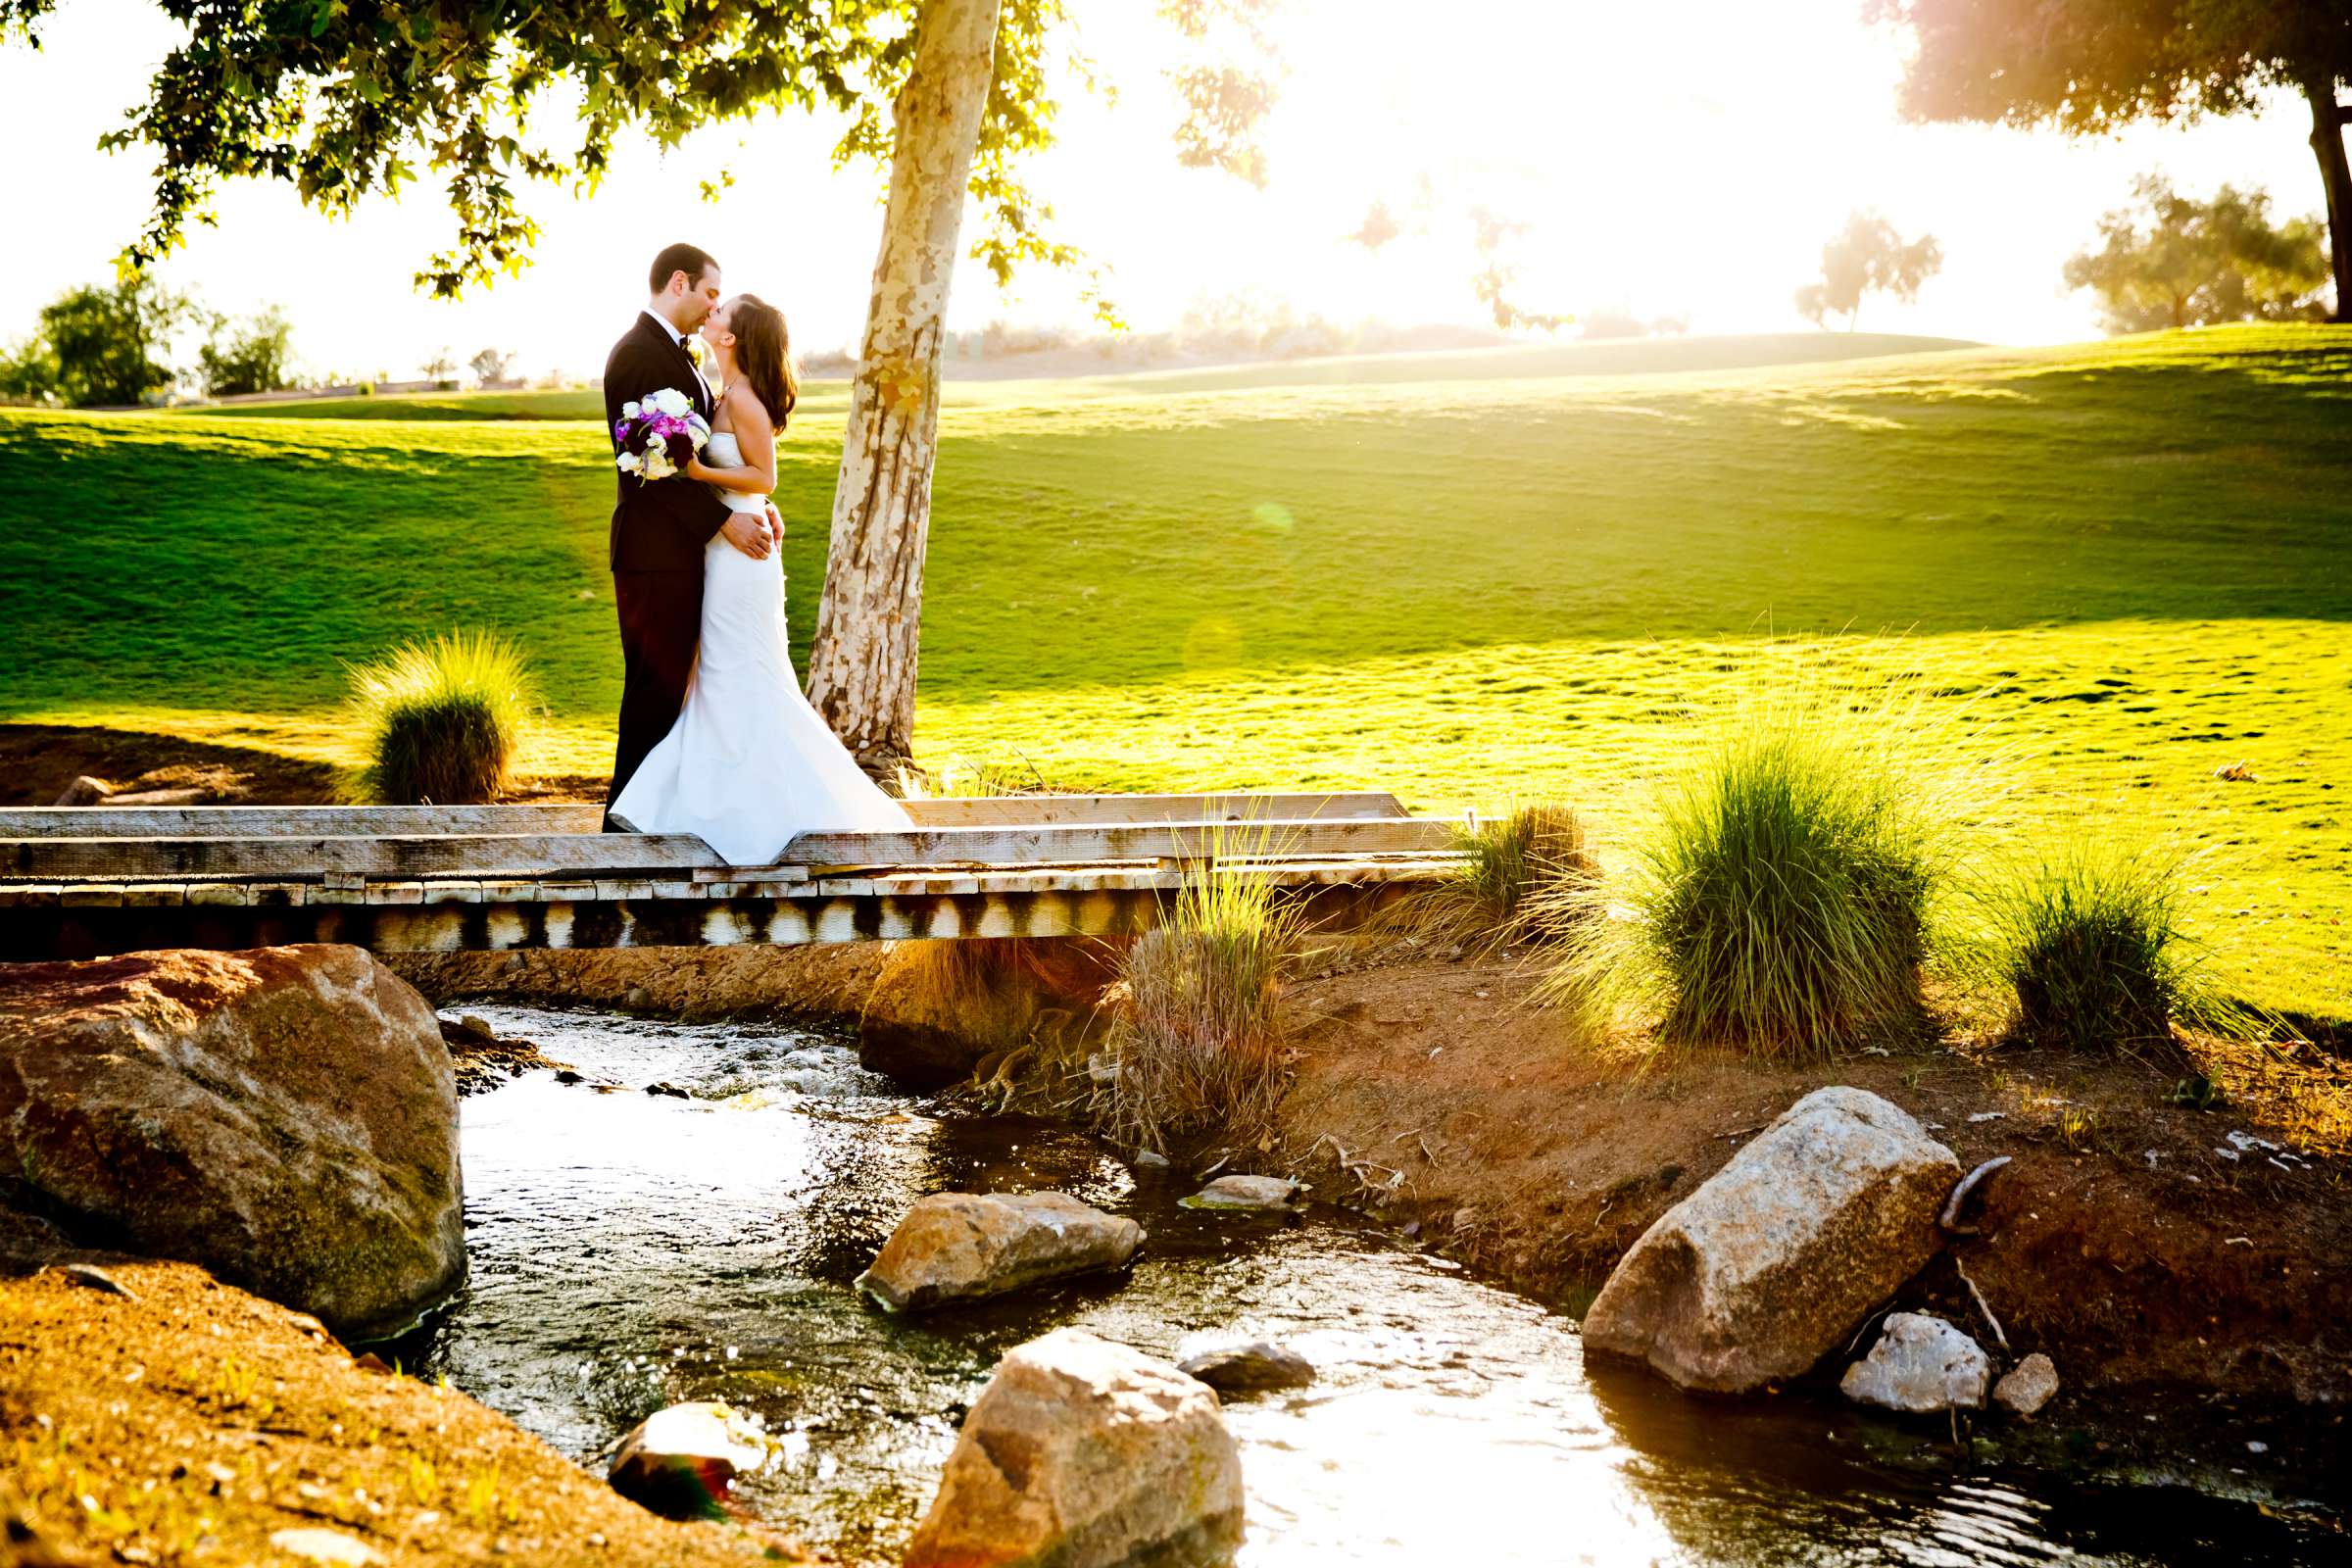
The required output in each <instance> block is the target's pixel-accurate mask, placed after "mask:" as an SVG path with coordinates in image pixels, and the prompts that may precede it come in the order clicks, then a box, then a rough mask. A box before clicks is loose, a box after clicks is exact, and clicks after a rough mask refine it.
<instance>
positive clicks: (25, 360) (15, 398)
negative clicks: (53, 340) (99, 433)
mask: <svg viewBox="0 0 2352 1568" xmlns="http://www.w3.org/2000/svg"><path fill="white" fill-rule="evenodd" d="M59 379H60V377H59V374H58V364H57V351H56V350H55V349H53V348H51V347H50V346H49V340H48V339H47V338H45V337H42V336H41V335H40V334H39V333H37V332H36V333H34V334H33V335H32V336H31V337H28V338H26V339H25V341H24V342H22V343H19V344H17V345H15V346H14V347H12V348H9V349H5V350H0V398H6V399H8V400H9V401H10V402H12V403H55V402H56V401H57V400H58V390H57V387H58V381H59Z"/></svg>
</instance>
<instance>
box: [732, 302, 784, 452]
mask: <svg viewBox="0 0 2352 1568" xmlns="http://www.w3.org/2000/svg"><path fill="white" fill-rule="evenodd" d="M727 330H729V331H731V332H733V333H734V334H735V368H736V369H737V370H739V371H741V372H742V374H743V378H744V380H746V381H748V382H750V383H751V388H752V395H753V396H754V397H757V398H758V399H759V400H760V403H761V404H763V405H764V406H765V407H766V409H767V417H769V418H771V419H773V420H775V421H776V428H777V429H779V430H781V429H783V428H784V425H785V421H786V420H788V419H790V418H791V417H792V407H793V405H794V404H796V403H798V402H800V401H801V378H800V374H799V372H797V371H796V370H794V369H793V368H792V333H791V332H790V331H788V330H787V329H786V328H785V325H784V313H783V312H782V311H779V310H777V309H776V308H775V307H774V306H773V305H770V304H768V303H767V301H765V300H763V299H761V298H760V296H759V295H757V294H738V295H736V296H735V308H734V310H733V311H732V312H731V313H729V315H728V317H727Z"/></svg>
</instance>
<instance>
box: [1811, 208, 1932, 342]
mask: <svg viewBox="0 0 2352 1568" xmlns="http://www.w3.org/2000/svg"><path fill="white" fill-rule="evenodd" d="M1942 267H1943V247H1942V246H1940V245H1938V244H1936V236H1935V235H1933V234H1922V235H1920V236H1919V238H1917V239H1914V240H1906V239H1904V238H1903V237H1902V235H1900V234H1898V233H1896V232H1895V230H1894V225H1893V224H1892V223H1889V222H1888V221H1887V220H1886V219H1884V218H1882V217H1880V216H1879V215H1878V214H1877V213H1873V212H1858V213H1855V214H1853V215H1852V216H1851V217H1849V218H1847V219H1846V221H1845V227H1844V228H1842V229H1840V230H1838V233H1837V234H1836V235H1835V236H1834V237H1833V238H1832V239H1831V240H1830V242H1829V243H1828V244H1827V245H1824V246H1823V247H1822V248H1821V281H1819V282H1817V283H1807V284H1806V285H1805V286H1804V287H1802V288H1800V289H1798V290H1797V291H1796V309H1797V314H1798V315H1800V316H1802V317H1804V319H1806V320H1808V321H1811V322H1812V323H1813V324H1814V325H1816V326H1822V325H1826V324H1827V321H1826V318H1828V317H1830V316H1842V317H1844V318H1845V324H1846V326H1847V327H1848V328H1849V329H1851V328H1852V326H1853V325H1854V323H1855V322H1856V321H1858V320H1859V319H1861V315H1862V296H1863V295H1865V294H1876V293H1886V294H1892V295H1893V296H1894V297H1895V298H1896V299H1899V300H1913V299H1917V298H1918V297H1919V287H1920V285H1921V284H1922V283H1925V282H1926V281H1927V280H1928V279H1929V278H1931V277H1934V276H1935V275H1936V272H1937V271H1939V270H1942Z"/></svg>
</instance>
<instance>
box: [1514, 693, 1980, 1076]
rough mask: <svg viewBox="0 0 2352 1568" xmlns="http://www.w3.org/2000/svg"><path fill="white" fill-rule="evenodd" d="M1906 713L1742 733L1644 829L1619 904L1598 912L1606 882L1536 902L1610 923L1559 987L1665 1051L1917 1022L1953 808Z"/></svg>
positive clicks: (1814, 1044) (1781, 1055)
mask: <svg viewBox="0 0 2352 1568" xmlns="http://www.w3.org/2000/svg"><path fill="white" fill-rule="evenodd" d="M1904 716H1905V715H1900V714H1895V713H1893V712H1891V711H1877V712H1866V713H1855V712H1851V711H1845V712H1838V711H1829V710H1826V709H1815V710H1809V711H1781V712H1777V713H1771V714H1766V715H1763V716H1751V717H1747V718H1743V719H1741V720H1740V721H1738V722H1736V723H1734V724H1733V725H1732V726H1731V727H1729V728H1728V729H1727V730H1725V731H1724V732H1723V733H1722V734H1721V735H1720V736H1719V737H1718V738H1717V739H1716V740H1715V741H1714V743H1713V744H1712V745H1710V746H1708V747H1706V748H1704V749H1703V750H1702V752H1701V754H1700V756H1699V758H1698V760H1697V761H1696V762H1695V763H1694V764H1693V765H1692V766H1691V769H1690V770H1689V771H1688V772H1687V773H1686V774H1685V775H1684V776H1683V777H1682V779H1681V780H1680V781H1679V782H1677V783H1676V784H1674V785H1672V786H1670V787H1669V789H1668V790H1667V792H1666V794H1665V797H1664V799H1663V801H1662V802H1661V804H1660V806H1659V809H1657V810H1656V812H1655V813H1654V815H1653V817H1652V819H1651V820H1650V821H1649V822H1648V824H1647V825H1646V826H1645V827H1643V828H1642V829H1640V830H1638V831H1637V833H1636V835H1635V840H1634V843H1633V844H1632V846H1631V855H1630V858H1631V864H1630V866H1629V867H1628V870H1629V873H1630V881H1629V885H1628V886H1627V887H1626V888H1625V889H1624V903H1623V905H1622V906H1620V907H1607V908H1598V907H1596V906H1598V905H1599V904H1600V901H1601V892H1600V890H1599V889H1597V888H1588V889H1581V890H1580V889H1576V888H1567V889H1562V890H1560V891H1558V892H1557V893H1555V894H1550V895H1545V896H1544V898H1542V899H1541V900H1540V901H1539V903H1541V904H1543V905H1545V906H1550V907H1552V908H1551V909H1549V910H1548V911H1547V913H1548V915H1549V917H1551V918H1554V919H1555V920H1556V919H1558V918H1559V917H1560V916H1561V915H1565V914H1572V913H1574V912H1576V911H1577V909H1578V907H1580V906H1581V907H1582V908H1583V911H1584V912H1585V913H1586V914H1587V915H1600V916H1602V917H1600V918H1588V919H1586V920H1584V921H1583V922H1582V923H1581V924H1580V925H1578V926H1575V927H1574V928H1572V929H1573V934H1572V935H1571V936H1570V937H1569V938H1568V940H1567V941H1566V943H1565V945H1564V947H1563V950H1562V955H1561V957H1560V959H1559V961H1558V963H1557V964H1556V965H1555V967H1554V970H1553V972H1552V974H1551V975H1550V977H1549V978H1548V979H1547V981H1546V984H1545V990H1546V992H1547V993H1548V994H1549V995H1551V996H1553V997H1555V998H1560V999H1565V1000H1568V1001H1570V1002H1571V1003H1573V1004H1577V1005H1582V1006H1584V1007H1586V1008H1588V1009H1590V1016H1589V1018H1588V1021H1589V1022H1591V1023H1593V1024H1601V1023H1604V1022H1606V1021H1609V1020H1613V1019H1614V1018H1615V1017H1616V1015H1617V1014H1618V1013H1619V1011H1620V1010H1621V1009H1622V1008H1623V1006H1624V1005H1627V1004H1629V1003H1633V1004H1638V1005H1642V1006H1643V1007H1645V1008H1646V1009H1647V1010H1649V1011H1651V1012H1653V1013H1654V1014H1655V1015H1656V1017H1657V1019H1658V1028H1657V1033H1658V1038H1659V1039H1660V1040H1661V1041H1663V1042H1666V1043H1670V1044H1695V1043H1703V1042H1710V1041H1723V1042H1728V1043H1731V1044H1735V1045H1738V1046H1740V1047H1741V1048H1742V1049H1744V1050H1745V1051H1747V1052H1748V1053H1750V1054H1755V1055H1759V1056H1763V1057H1767V1058H1770V1059H1774V1060H1781V1061H1803V1060H1818V1059H1822V1058H1825V1057H1827V1056H1830V1055H1832V1054H1835V1053H1836V1052H1837V1050H1838V1047H1839V1045H1840V1044H1842V1043H1846V1042H1848V1041H1849V1040H1850V1039H1851V1038H1852V1037H1853V1036H1855V1035H1856V1034H1858V1033H1861V1032H1865V1031H1870V1030H1874V1029H1878V1028H1881V1027H1883V1026H1885V1025H1887V1024H1889V1023H1893V1022H1896V1021H1899V1020H1901V1019H1903V1018H1906V1017H1915V1016H1917V1015H1918V1013H1919V1010H1920V964H1921V960H1922V958H1923V957H1924V956H1925V951H1926V932H1927V924H1928V916H1929V903H1930V898H1931V895H1932V893H1933V891H1934V888H1935V885H1936V857H1935V855H1934V854H1933V853H1932V852H1931V845H1930V829H1929V824H1930V823H1932V822H1936V821H1938V819H1939V813H1938V811H1937V810H1936V806H1935V805H1934V803H1933V801H1932V794H1933V792H1932V791H1931V790H1930V789H1928V788H1927V786H1928V784H1929V782H1930V781H1929V780H1928V779H1927V778H1926V777H1925V776H1924V775H1923V774H1922V773H1921V771H1920V770H1919V769H1917V768H1915V767H1914V766H1912V765H1911V763H1910V761H1909V760H1908V759H1909V756H1910V754H1909V752H1908V750H1907V749H1906V747H1907V739H1908V736H1909V735H1910V733H1911V731H1910V729H1909V727H1908V725H1907V724H1906V723H1904V722H1902V721H1901V720H1902V719H1903V718H1904Z"/></svg>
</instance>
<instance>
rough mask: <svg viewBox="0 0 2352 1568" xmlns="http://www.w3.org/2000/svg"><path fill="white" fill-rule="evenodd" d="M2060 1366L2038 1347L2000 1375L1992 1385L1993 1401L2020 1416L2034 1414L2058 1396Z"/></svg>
mask: <svg viewBox="0 0 2352 1568" xmlns="http://www.w3.org/2000/svg"><path fill="white" fill-rule="evenodd" d="M2057 1395H2058V1368H2057V1367H2056V1366H2055V1365H2054V1364H2053V1363H2052V1362H2051V1360H2050V1358H2049V1357H2048V1356H2046V1355H2044V1354H2042V1353H2041V1352H2040V1351H2039V1350H2035V1351H2034V1353H2033V1354H2032V1355H2029V1356H2027V1357H2026V1358H2025V1359H2024V1360H2023V1361H2020V1362H2018V1363H2017V1365H2015V1366H2013V1367H2011V1368H2010V1369H2009V1370H2008V1371H2007V1372H2004V1373H2003V1374H2001V1381H2000V1382H1998V1383H1995V1384H1994V1385H1993V1386H1992V1402H1993V1403H1995V1404H1997V1405H1999V1406H2000V1407H2001V1408H2002V1409H2004V1410H2010V1411H2013V1412H2015V1413H2016V1414H2018V1415H2034V1414H2035V1413H2037V1412H2038V1411H2039V1410H2040V1409H2041V1407H2042V1406H2043V1405H2045V1404H2047V1403H2049V1402H2050V1400H2051V1399H2053V1398H2055V1397H2057Z"/></svg>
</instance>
